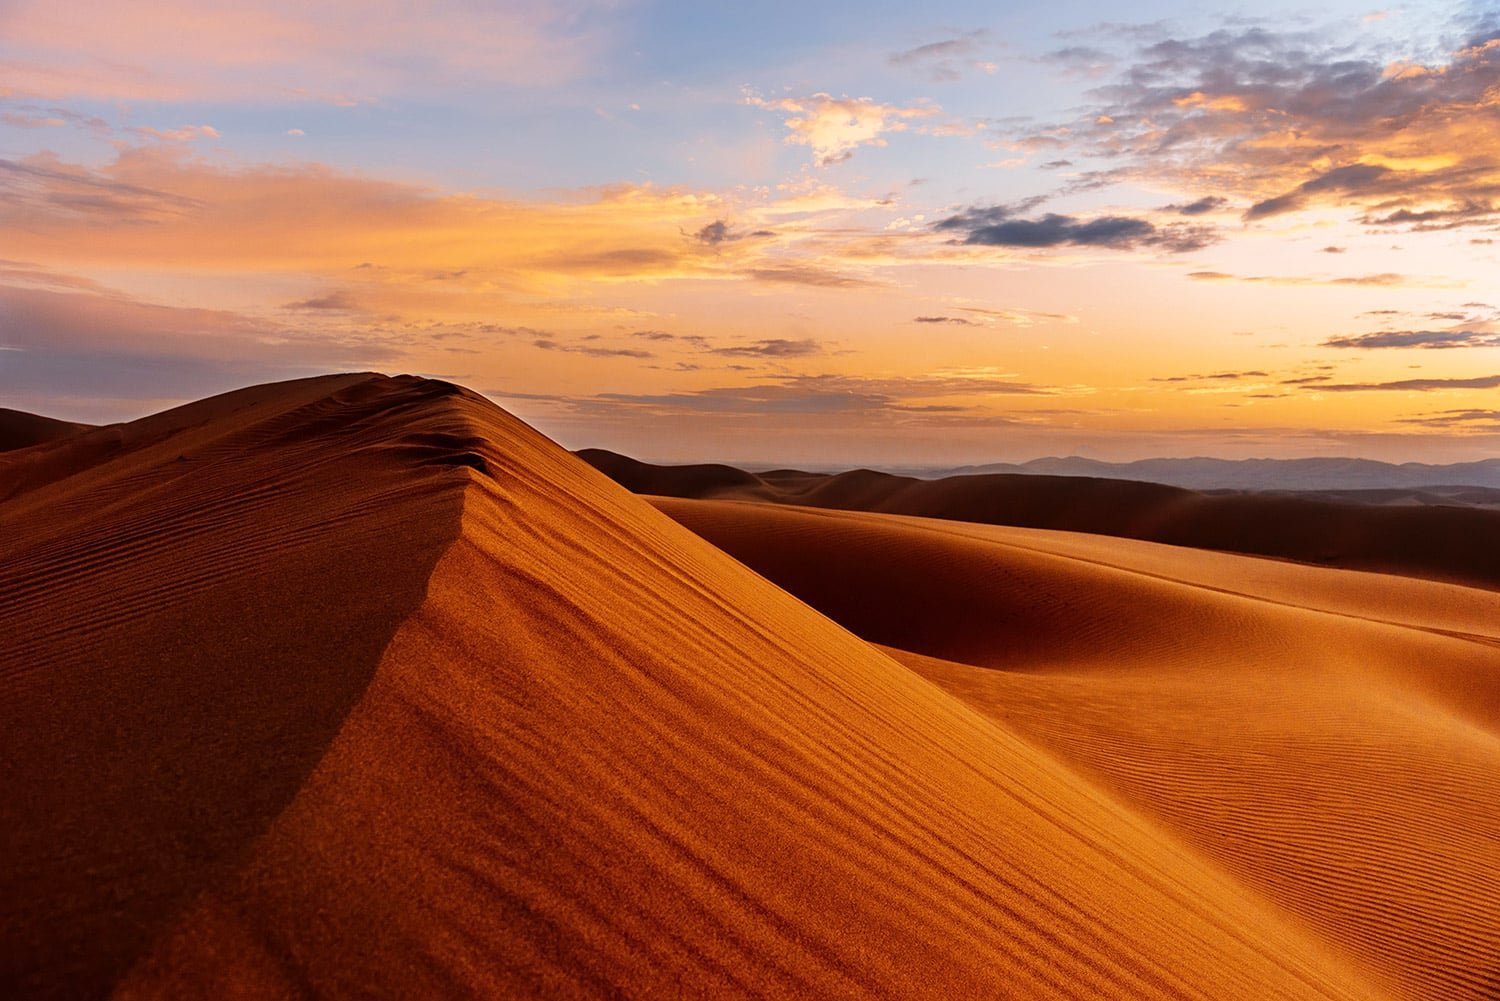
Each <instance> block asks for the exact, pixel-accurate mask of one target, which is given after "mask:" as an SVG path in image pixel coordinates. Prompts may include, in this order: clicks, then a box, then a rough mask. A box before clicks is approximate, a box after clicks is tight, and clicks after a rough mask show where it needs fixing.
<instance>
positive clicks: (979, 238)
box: [933, 205, 1218, 254]
mask: <svg viewBox="0 0 1500 1001" xmlns="http://www.w3.org/2000/svg"><path fill="white" fill-rule="evenodd" d="M933 228H934V229H936V230H938V231H939V232H958V233H961V234H963V239H962V242H963V243H966V244H970V245H978V246H986V247H1021V248H1030V249H1044V248H1049V247H1063V246H1074V247H1102V248H1107V249H1110V250H1131V249H1135V248H1137V247H1155V248H1160V249H1163V250H1167V251H1170V252H1172V253H1178V254H1180V253H1187V252H1189V251H1193V250H1201V249H1202V248H1204V247H1207V246H1209V245H1210V244H1212V243H1215V242H1217V240H1218V236H1217V234H1215V232H1214V231H1213V230H1212V229H1211V228H1209V227H1206V226H1188V225H1183V224H1173V225H1170V226H1157V225H1156V224H1155V223H1152V222H1150V221H1148V220H1146V219H1136V218H1131V217H1129V216H1097V217H1095V218H1093V219H1078V218H1076V217H1074V216H1067V215H1060V214H1058V213H1055V212H1049V213H1047V214H1046V215H1043V216H1041V217H1040V218H1037V219H1022V218H1016V217H1015V215H1014V213H1013V209H1012V208H1011V207H1009V206H1004V205H997V206H988V207H975V208H971V209H966V210H965V211H963V212H960V213H958V214H957V215H952V216H949V217H948V218H946V219H942V220H939V221H938V222H937V223H936V224H934V226H933Z"/></svg>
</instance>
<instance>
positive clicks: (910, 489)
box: [578, 449, 1500, 587]
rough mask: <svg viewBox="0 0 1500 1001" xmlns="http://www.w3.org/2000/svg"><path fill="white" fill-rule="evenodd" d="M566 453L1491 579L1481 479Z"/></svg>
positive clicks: (622, 472)
mask: <svg viewBox="0 0 1500 1001" xmlns="http://www.w3.org/2000/svg"><path fill="white" fill-rule="evenodd" d="M578 454H579V457H580V458H582V459H584V460H585V461H586V462H588V463H589V464H590V465H593V466H594V467H595V468H597V469H599V470H601V471H602V472H604V473H606V474H607V475H609V476H610V477H611V478H612V479H614V480H615V481H616V482H618V483H620V484H621V485H622V486H625V487H627V488H628V489H630V490H632V491H633V492H635V493H638V494H647V495H654V496H665V497H688V498H698V499H704V500H711V499H719V500H760V501H774V502H777V503H781V504H794V505H798V506H802V507H821V508H833V509H838V510H852V511H876V512H883V513H886V514H907V515H918V516H922V517H927V518H946V519H951V520H956V521H972V522H977V523H980V524H988V525H1015V526H1021V527H1026V528H1053V529H1062V530H1065V531H1073V532H1088V533H1091V534H1096V535H1114V536H1119V537H1122V538H1127V539H1143V540H1147V541H1152V542H1165V543H1169V544H1172V545H1177V546H1191V547H1194V548H1199V549H1217V550H1225V551H1228V552H1237V553H1247V554H1252V555H1257V556H1273V557H1278V558H1282V559H1290V560H1297V561H1299V562H1304V563H1317V564H1321V565H1324V566H1337V567H1349V568H1354V569H1361V570H1378V571H1388V572H1392V573H1404V574H1415V575H1418V576H1424V577H1430V578H1434V579H1437V580H1450V581H1457V582H1460V583H1469V584H1478V585H1482V586H1486V587H1500V508H1497V507H1496V502H1497V500H1500V495H1497V494H1495V492H1494V491H1490V490H1485V489H1483V488H1464V487H1456V488H1451V489H1449V490H1448V491H1445V492H1434V491H1429V492H1413V491H1376V490H1369V491H1351V492H1339V491H1333V492H1322V493H1318V494H1307V495H1300V496H1299V495H1289V494H1285V493H1274V492H1258V493H1216V494H1209V493H1200V492H1197V491H1193V490H1184V489H1182V488H1180V487H1172V486H1164V485H1162V484H1159V483H1145V482H1141V481H1138V480H1113V479H1099V478H1096V477H1088V476H1046V475H1039V474H1026V475H1019V474H1006V473H988V474H981V475H971V476H949V477H946V478H943V479H937V480H920V479H915V478H913V477H910V476H893V475H891V474H889V473H882V472H877V471H875V470H870V469H855V470H849V471H847V472H842V473H832V474H829V473H805V472H800V471H797V470H789V469H786V470H774V471H771V472H764V473H749V472H746V471H744V470H741V469H736V468H734V467H733V466H725V465H708V464H704V465H688V466H658V465H653V464H651V463H645V462H639V461H637V460H635V459H632V458H630V457H628V456H624V455H619V454H617V453H614V452H608V451H604V450H602V449H584V450H583V451H581V452H579V453H578Z"/></svg>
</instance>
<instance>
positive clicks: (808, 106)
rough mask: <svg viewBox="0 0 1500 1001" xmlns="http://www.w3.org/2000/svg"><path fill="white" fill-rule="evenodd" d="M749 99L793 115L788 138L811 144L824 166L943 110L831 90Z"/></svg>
mask: <svg viewBox="0 0 1500 1001" xmlns="http://www.w3.org/2000/svg"><path fill="white" fill-rule="evenodd" d="M745 103H746V104H751V105H754V106H755V107H757V108H767V109H771V110H774V111H782V112H786V113H787V114H788V115H791V116H793V117H789V118H787V119H786V127H787V128H788V129H789V130H790V135H788V136H787V137H786V141H787V142H788V143H792V144H795V145H800V146H810V147H811V148H812V151H813V159H814V161H815V162H816V163H817V164H818V166H820V167H826V166H828V165H830V164H834V163H841V162H843V161H844V160H847V159H849V157H851V156H853V155H854V150H855V149H857V148H858V147H860V146H884V145H886V140H885V139H883V138H882V135H883V134H885V133H887V132H902V131H905V129H906V128H907V125H906V122H907V121H908V120H909V119H913V118H929V117H931V116H933V115H937V114H940V113H941V112H940V109H939V108H937V107H935V106H932V105H926V104H917V105H912V106H909V107H902V106H899V105H892V104H880V103H878V102H876V101H872V100H871V99H870V98H868V97H858V98H851V97H837V98H836V97H832V96H830V95H828V94H814V95H812V96H811V97H798V98H789V97H783V98H776V99H774V100H766V99H764V98H761V97H757V96H755V95H753V94H752V95H749V96H747V97H746V98H745Z"/></svg>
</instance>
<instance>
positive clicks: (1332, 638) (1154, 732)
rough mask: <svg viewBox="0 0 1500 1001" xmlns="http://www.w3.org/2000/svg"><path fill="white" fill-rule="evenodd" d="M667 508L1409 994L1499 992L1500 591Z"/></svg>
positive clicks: (842, 517) (1173, 551)
mask: <svg viewBox="0 0 1500 1001" xmlns="http://www.w3.org/2000/svg"><path fill="white" fill-rule="evenodd" d="M656 503H657V505H658V506H659V507H660V508H661V509H662V510H664V511H666V512H667V513H669V514H671V515H672V516H673V517H674V518H676V519H677V520H678V521H679V522H681V523H682V524H684V525H686V526H687V527H690V528H692V529H693V530H694V531H696V532H698V533H700V534H701V535H702V536H704V537H705V538H706V539H708V540H710V541H712V542H714V543H715V544H716V545H718V546H720V547H721V548H723V549H724V550H725V551H726V552H729V553H730V554H732V555H735V556H736V557H738V558H740V559H742V560H744V561H745V562H746V563H747V564H748V565H750V566H751V567H752V568H754V569H756V570H757V571H759V572H760V573H762V574H764V575H765V576H766V577H768V578H769V579H771V580H772V581H774V582H775V583H777V584H779V585H781V586H783V587H785V588H787V589H788V590H790V591H791V592H792V593H794V594H796V595H798V596H800V597H802V598H803V599H804V600H806V601H808V602H809V603H810V604H811V605H813V606H814V607H816V608H818V609H819V610H820V611H823V612H824V613H826V614H828V615H829V616H830V617H832V618H833V619H835V620H837V621H838V622H840V623H842V624H844V625H846V626H848V627H849V628H850V629H852V630H853V631H855V632H856V633H858V634H859V635H861V636H863V637H865V638H867V639H870V640H873V641H875V642H878V643H881V644H885V645H886V647H887V649H888V651H889V652H891V653H892V655H893V656H895V657H896V658H897V659H898V660H900V661H901V662H902V663H905V664H907V665H908V666H910V667H911V668H912V669H913V670H915V671H917V672H918V673H919V674H921V675H922V676H924V677H926V678H929V679H930V680H932V681H934V682H935V683H937V684H938V685H940V686H941V687H942V688H943V689H944V690H946V691H948V692H950V693H952V694H954V695H956V696H957V697H959V698H960V699H962V700H963V701H964V702H965V703H967V704H969V705H971V706H973V707H974V708H975V709H977V710H979V711H980V712H982V713H984V714H986V715H987V716H989V717H990V718H992V719H994V720H996V721H997V722H999V723H1001V724H1002V725H1003V726H1004V727H1005V728H1006V729H1007V730H1009V731H1010V732H1012V733H1015V734H1017V735H1019V736H1021V737H1023V738H1024V739H1026V740H1028V741H1029V742H1032V743H1033V744H1034V745H1035V746H1037V747H1039V748H1042V749H1045V750H1046V751H1048V752H1050V753H1052V754H1053V755H1055V756H1056V758H1057V759H1058V760H1060V761H1062V762H1065V763H1066V764H1067V765H1068V766H1070V767H1073V768H1075V769H1077V770H1078V772H1080V773H1081V774H1084V775H1086V776H1088V777H1090V778H1091V779H1093V780H1094V781H1095V782H1097V783H1098V785H1099V787H1100V788H1102V789H1106V790H1108V791H1109V792H1111V793H1112V794H1113V795H1115V796H1116V797H1118V799H1119V801H1121V802H1122V803H1125V804H1128V805H1129V806H1130V807H1132V808H1135V809H1139V810H1140V811H1141V812H1142V813H1144V814H1145V815H1147V816H1149V817H1150V818H1151V819H1152V820H1153V821H1155V822H1156V823H1158V824H1160V825H1161V826H1162V827H1163V828H1165V829H1166V830H1168V831H1170V832H1171V833H1172V834H1173V835H1176V836H1178V837H1180V838H1181V839H1182V840H1183V841H1184V842H1185V843H1187V844H1188V845H1191V846H1192V848H1193V849H1194V850H1195V851H1196V852H1198V853H1200V854H1201V855H1202V856H1203V857H1205V858H1208V859H1211V860H1212V861H1213V862H1214V863H1215V864H1216V865H1218V866H1220V867H1222V869H1223V870H1224V871H1225V872H1226V873H1229V874H1231V875H1232V877H1233V878H1234V879H1236V880H1237V881H1238V882H1239V883H1240V884H1241V885H1242V886H1244V887H1245V889H1246V890H1247V891H1248V892H1252V893H1254V894H1255V895H1257V896H1259V897H1260V898H1262V899H1264V900H1266V901H1269V902H1272V903H1274V904H1275V905H1276V906H1278V907H1280V908H1283V909H1285V910H1286V911H1287V912H1288V913H1290V914H1293V915H1295V916H1296V918H1297V919H1298V920H1299V921H1301V922H1304V923H1305V924H1306V926H1307V927H1309V928H1311V929H1313V930H1314V932H1315V933H1316V935H1317V936H1318V937H1319V938H1320V939H1321V940H1322V941H1324V942H1325V943H1327V944H1328V945H1329V946H1330V947H1331V948H1334V949H1336V950H1338V951H1339V952H1340V954H1341V955H1343V956H1345V957H1347V958H1349V959H1350V960H1351V961H1354V962H1356V963H1358V964H1360V965H1361V966H1362V967H1364V968H1365V969H1367V970H1369V971H1371V972H1372V973H1373V974H1375V975H1377V976H1379V977H1380V978H1381V979H1382V981H1383V982H1384V983H1385V984H1386V985H1387V986H1388V987H1389V989H1390V990H1391V991H1392V992H1393V993H1396V994H1398V995H1400V996H1407V997H1417V998H1430V999H1433V1001H1438V999H1457V998H1475V999H1478V998H1495V997H1497V996H1500V921H1497V920H1496V915H1500V594H1496V593H1494V592H1492V591H1487V590H1479V589H1472V588H1463V587H1455V586H1452V585H1447V584H1441V583H1436V582H1431V581H1423V580H1414V579H1410V578H1405V577H1398V576H1388V575H1378V574H1363V573H1355V572H1351V571H1339V570H1328V569H1323V568H1315V567H1303V566H1298V565H1295V564H1288V563H1284V562H1277V561H1269V560H1260V559H1254V558H1250V557H1242V556H1232V555H1227V554H1221V553H1204V552H1197V551H1193V550H1185V549H1179V548H1175V547H1168V546H1160V545H1154V544H1150V543H1142V542H1135V541H1130V540H1123V539H1110V538H1104V537H1100V536H1089V535H1077V534H1072V533H1062V532H1048V531H1038V530H1028V529H1014V528H999V527H992V526H979V525H967V524H961V523H955V522H945V521H937V520H929V519H921V518H906V517H898V516H891V515H871V514H855V513H847V512H831V511H820V510H810V509H799V508H792V507H779V506H773V505H768V504H755V503H746V502H731V501H689V500H680V499H666V498H662V499H658V500H657V501H656Z"/></svg>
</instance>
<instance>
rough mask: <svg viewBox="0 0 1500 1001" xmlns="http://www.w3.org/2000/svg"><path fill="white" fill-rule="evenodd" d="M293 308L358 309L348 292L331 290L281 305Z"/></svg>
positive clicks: (341, 310) (339, 310)
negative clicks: (325, 293) (324, 293)
mask: <svg viewBox="0 0 1500 1001" xmlns="http://www.w3.org/2000/svg"><path fill="white" fill-rule="evenodd" d="M281 308H282V309H293V310H315V311H316V310H329V311H334V312H349V311H351V310H355V309H358V308H359V307H358V306H357V305H355V303H354V299H353V298H352V297H351V296H350V295H349V293H348V292H343V291H338V292H329V293H328V294H327V295H317V296H313V297H312V298H310V299H299V300H297V301H296V302H289V303H287V304H286V305H284V306H282V307H281Z"/></svg>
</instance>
